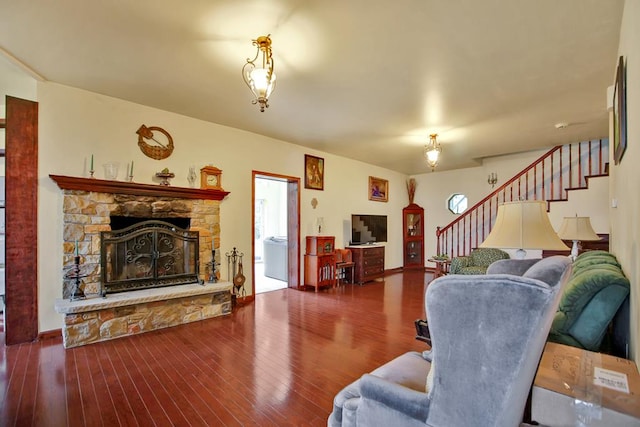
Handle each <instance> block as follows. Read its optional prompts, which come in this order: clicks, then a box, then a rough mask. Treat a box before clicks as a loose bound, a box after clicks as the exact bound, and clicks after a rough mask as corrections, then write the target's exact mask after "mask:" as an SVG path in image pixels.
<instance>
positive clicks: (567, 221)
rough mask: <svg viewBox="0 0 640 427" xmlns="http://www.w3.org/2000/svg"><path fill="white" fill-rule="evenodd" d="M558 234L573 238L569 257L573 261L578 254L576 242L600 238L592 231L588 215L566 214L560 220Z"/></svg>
mask: <svg viewBox="0 0 640 427" xmlns="http://www.w3.org/2000/svg"><path fill="white" fill-rule="evenodd" d="M558 236H560V238H561V239H564V240H573V247H572V248H571V255H570V256H571V259H572V260H574V261H575V259H576V257H577V256H578V242H581V241H582V242H588V241H595V240H600V236H598V235H597V234H596V232H595V231H593V227H591V221H590V220H589V217H588V216H578V215H576V216H566V217H564V218H563V220H562V225H560V230H559V231H558Z"/></svg>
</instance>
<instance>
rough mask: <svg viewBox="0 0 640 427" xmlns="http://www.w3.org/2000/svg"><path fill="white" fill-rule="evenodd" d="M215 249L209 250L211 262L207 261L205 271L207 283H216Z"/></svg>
mask: <svg viewBox="0 0 640 427" xmlns="http://www.w3.org/2000/svg"><path fill="white" fill-rule="evenodd" d="M216 265H219V264H216V251H215V249H214V250H212V251H211V262H210V263H207V271H208V272H209V274H208V275H207V282H208V283H218V275H217V274H216Z"/></svg>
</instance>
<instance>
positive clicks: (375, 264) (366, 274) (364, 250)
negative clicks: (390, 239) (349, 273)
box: [347, 245, 384, 285]
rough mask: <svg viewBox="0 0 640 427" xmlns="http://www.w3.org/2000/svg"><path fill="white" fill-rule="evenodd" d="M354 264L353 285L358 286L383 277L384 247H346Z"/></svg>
mask: <svg viewBox="0 0 640 427" xmlns="http://www.w3.org/2000/svg"><path fill="white" fill-rule="evenodd" d="M347 248H348V249H349V250H350V251H351V253H352V254H353V262H355V264H356V265H355V269H354V278H353V283H357V284H359V285H361V284H363V283H365V282H369V281H371V280H374V279H377V278H379V277H384V246H378V245H359V246H348V247H347Z"/></svg>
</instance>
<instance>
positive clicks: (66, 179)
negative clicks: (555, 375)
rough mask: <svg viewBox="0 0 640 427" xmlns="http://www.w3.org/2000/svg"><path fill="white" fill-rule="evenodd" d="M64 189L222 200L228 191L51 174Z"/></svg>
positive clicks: (50, 176)
mask: <svg viewBox="0 0 640 427" xmlns="http://www.w3.org/2000/svg"><path fill="white" fill-rule="evenodd" d="M49 178H51V179H52V180H54V181H55V182H56V184H58V187H60V188H61V189H62V190H78V191H93V192H96V193H112V194H130V195H134V196H153V197H176V198H183V199H200V200H222V199H224V198H225V197H226V196H227V194H229V192H228V191H223V190H205V189H201V188H186V187H173V186H170V185H153V184H139V183H136V182H124V181H110V180H106V179H97V178H80V177H73V176H63V175H49Z"/></svg>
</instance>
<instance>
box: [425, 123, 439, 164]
mask: <svg viewBox="0 0 640 427" xmlns="http://www.w3.org/2000/svg"><path fill="white" fill-rule="evenodd" d="M437 136H438V134H437V133H432V134H431V135H429V144H427V145H426V146H425V147H424V156H425V157H426V158H427V164H428V165H429V166H431V171H432V172H433V171H434V170H435V168H436V166H438V160H440V153H441V152H442V147H441V146H440V144H439V143H438V141H436V137H437Z"/></svg>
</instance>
